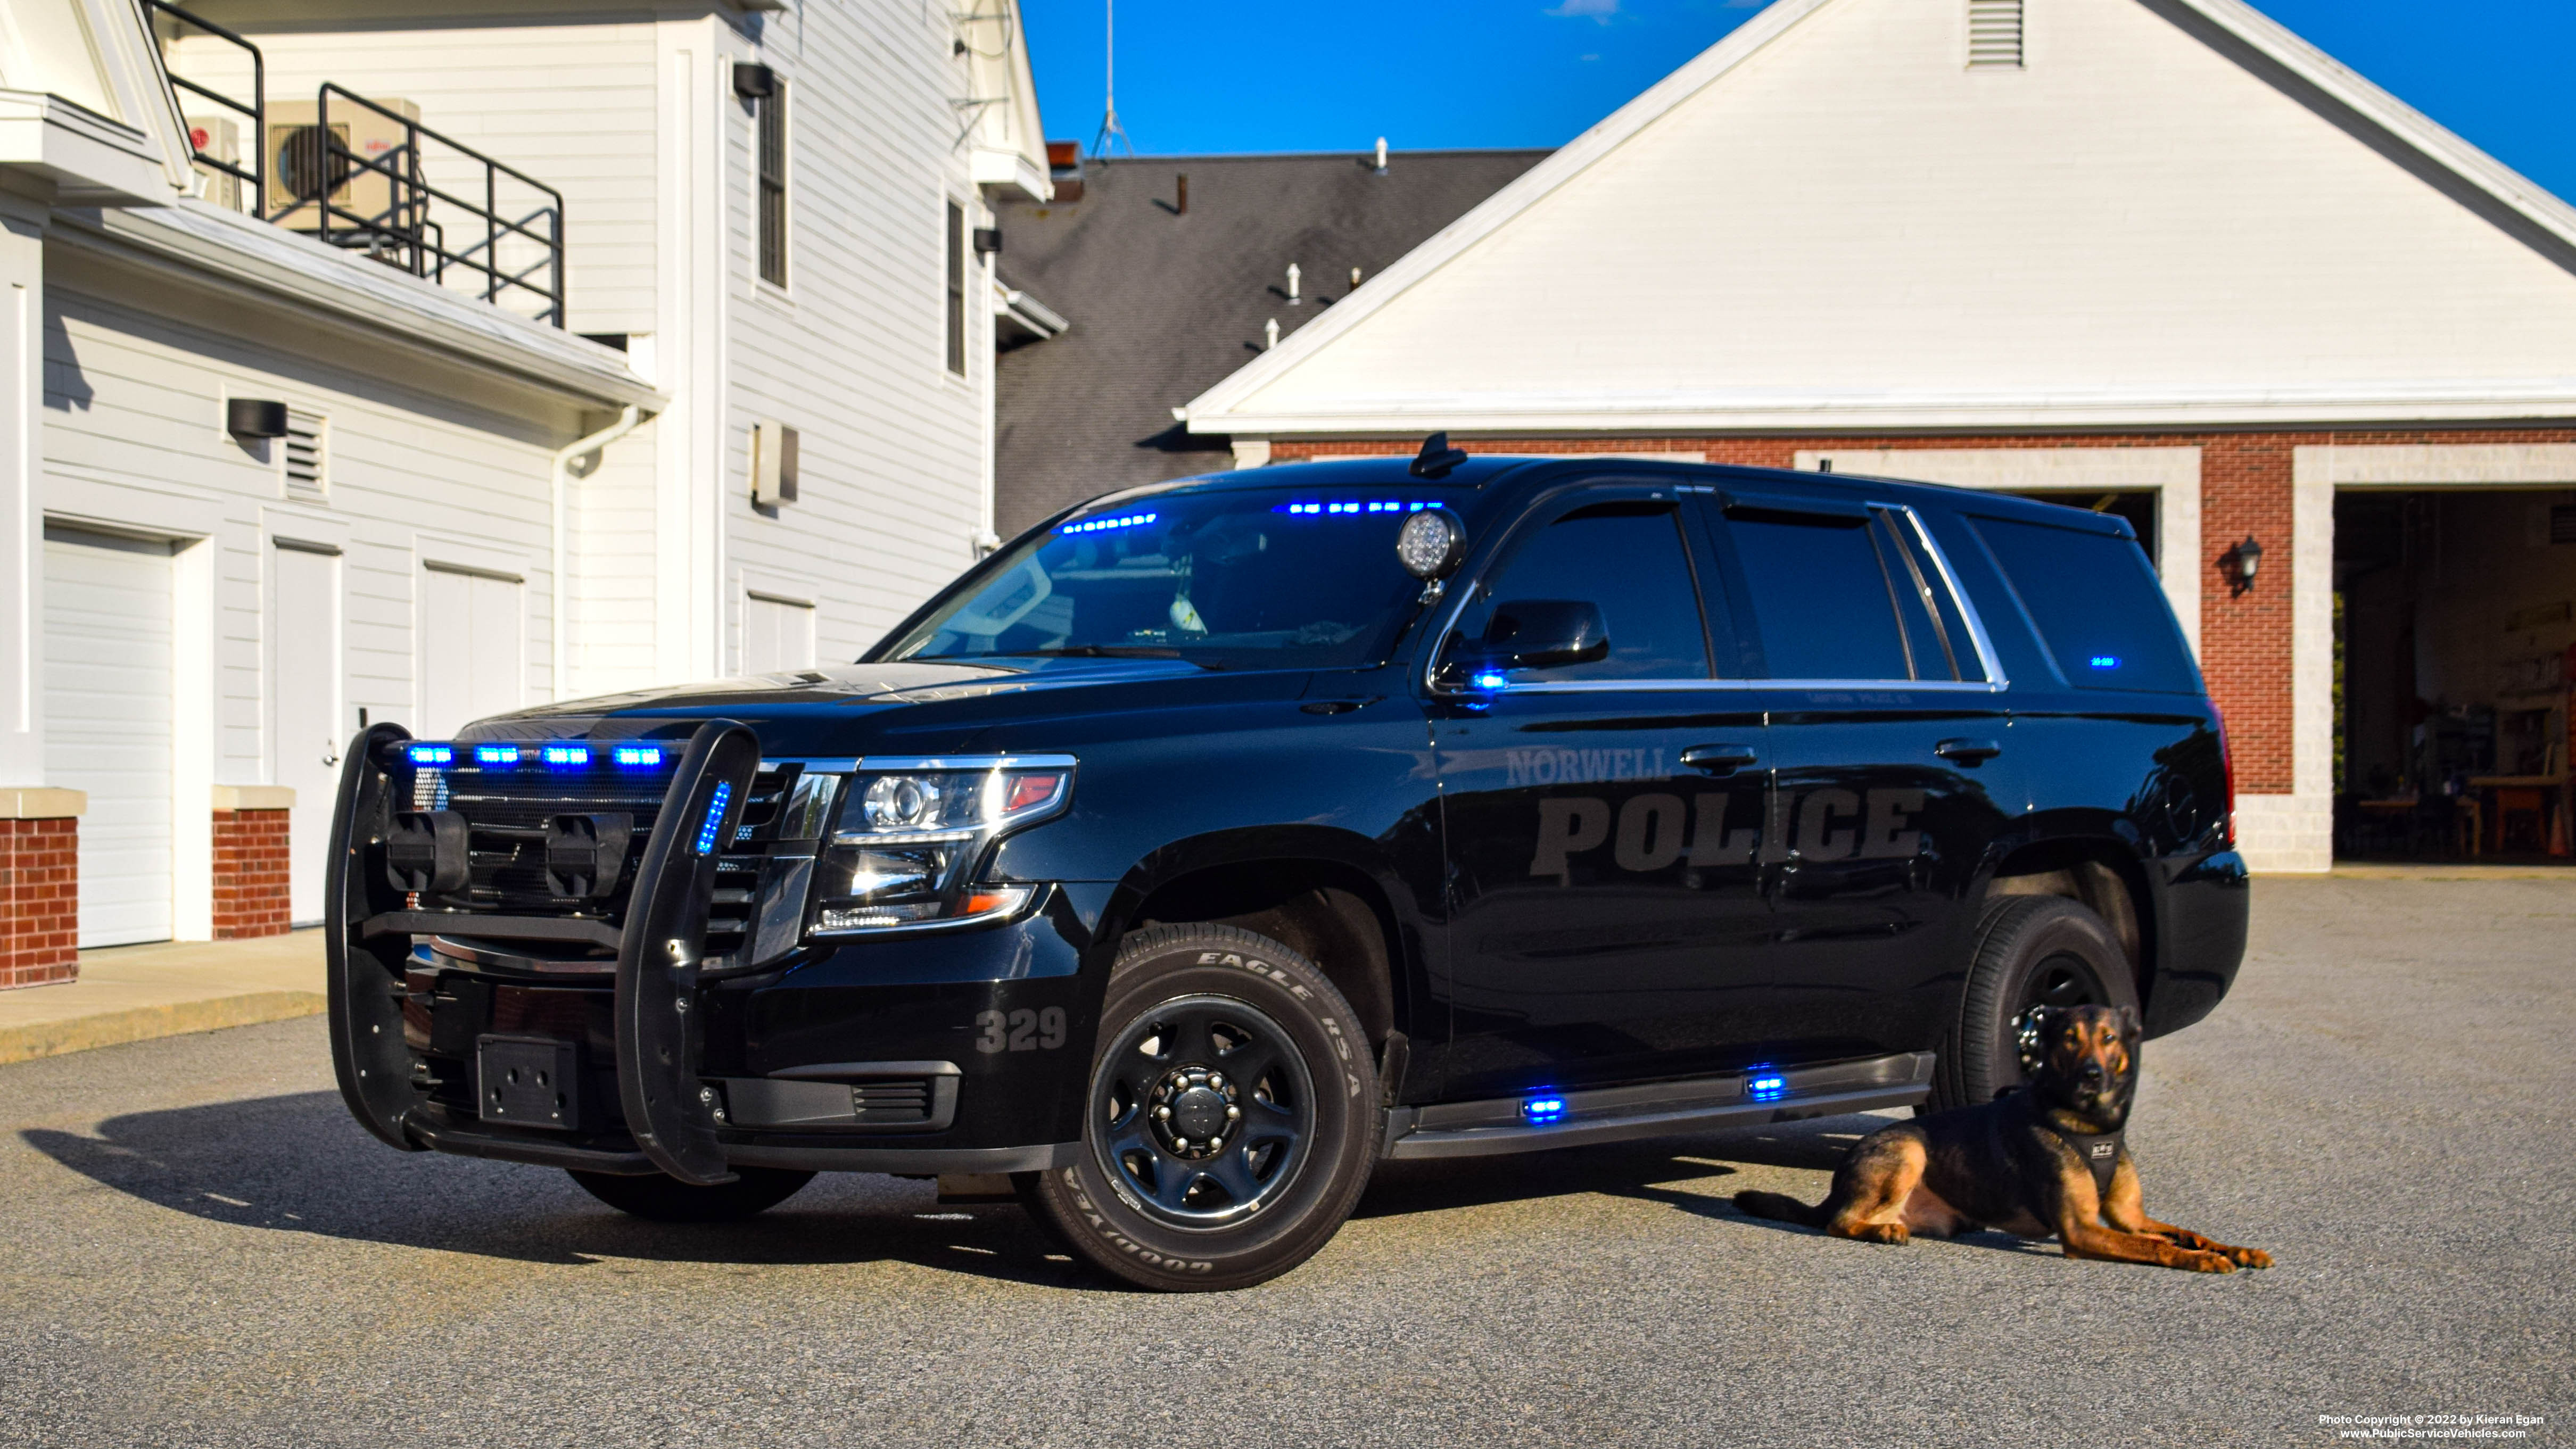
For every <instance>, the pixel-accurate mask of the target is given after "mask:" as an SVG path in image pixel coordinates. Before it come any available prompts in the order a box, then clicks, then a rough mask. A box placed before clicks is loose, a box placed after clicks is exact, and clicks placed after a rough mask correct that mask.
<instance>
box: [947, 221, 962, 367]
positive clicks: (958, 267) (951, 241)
mask: <svg viewBox="0 0 2576 1449" xmlns="http://www.w3.org/2000/svg"><path fill="white" fill-rule="evenodd" d="M948 370H949V371H950V372H953V373H955V374H957V375H958V376H959V377H964V376H965V375H966V208H964V207H962V206H959V205H958V204H957V203H956V202H953V201H952V202H950V203H948Z"/></svg>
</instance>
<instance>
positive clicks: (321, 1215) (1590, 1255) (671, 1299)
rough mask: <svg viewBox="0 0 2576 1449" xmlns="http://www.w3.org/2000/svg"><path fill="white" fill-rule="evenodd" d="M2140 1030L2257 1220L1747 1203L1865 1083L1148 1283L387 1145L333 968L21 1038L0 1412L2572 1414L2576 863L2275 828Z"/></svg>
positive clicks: (635, 1415) (1453, 1182)
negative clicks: (2178, 1230) (326, 1025)
mask: <svg viewBox="0 0 2576 1449" xmlns="http://www.w3.org/2000/svg"><path fill="white" fill-rule="evenodd" d="M2255 902H2256V905H2255V923H2256V931H2255V945H2254V948H2253V951H2252V954H2251V956H2250V958H2249V959H2248V961H2247V964H2246V967H2245V971H2244V974H2243V976H2242V977H2241V978H2240V980H2239V983H2238V987H2237V990H2236V992H2235V994H2234V995H2233V996H2232V997H2231V998H2230V1000H2229V1001H2228V1002H2227V1004H2226V1005H2225V1006H2223V1007H2222V1008H2221V1009H2220V1011H2219V1012H2218V1014H2217V1015H2216V1016H2215V1017H2213V1018H2212V1019H2210V1020H2209V1021H2207V1022H2204V1023H2202V1024H2201V1025H2199V1026H2197V1027H2194V1028H2192V1029H2191V1030H2189V1031H2186V1032H2184V1033H2181V1034H2180V1035H2178V1036H2175V1037H2172V1038H2168V1039H2166V1040H2164V1041H2160V1042H2156V1043H2152V1044H2150V1045H2149V1047H2148V1048H2147V1051H2146V1054H2145V1074H2144V1083H2143V1086H2142V1088H2141V1094H2140V1106H2139V1110H2138V1114H2137V1117H2136V1119H2135V1122H2134V1125H2133V1127H2132V1130H2131V1134H2130V1140H2131V1144H2132V1147H2133V1149H2134V1150H2135V1152H2136V1154H2137V1157H2138V1160H2139V1163H2140V1166H2141V1169H2142V1171H2143V1173H2144V1177H2145V1182H2146V1189H2147V1208H2148V1210H2149V1211H2150V1212H2151V1213H2155V1214H2156V1215H2158V1216H2161V1217H2164V1218H2166V1219H2167V1220H2169V1221H2174V1222H2179V1223H2181V1224H2183V1225H2185V1226H2188V1227H2192V1228H2196V1229H2199V1230H2200V1231H2202V1232H2205V1233H2208V1234H2209V1235H2211V1236H2213V1237H2217V1238H2220V1239H2223V1240H2226V1241H2229V1242H2236V1243H2245V1244H2250V1245H2253V1246H2256V1247H2260V1248H2264V1249H2267V1250H2269V1251H2270V1252H2271V1253H2272V1254H2273V1256H2274V1257H2275V1258H2276V1259H2277V1260H2278V1262H2279V1265H2280V1266H2278V1267H2276V1268H2274V1269H2273V1270H2271V1271H2269V1272H2249V1273H2239V1274H2236V1275H2233V1276H2229V1277H2215V1276H2201V1275H2196V1274H2186V1273H2178V1272H2171V1271H2164V1270H2158V1269H2151V1268H2141V1267H2132V1266H2126V1265H2116V1264H2105V1263H2088V1262H2078V1261H2072V1260H2068V1259H2066V1258H2063V1257H2061V1256H2059V1254H2058V1250H2057V1248H2056V1246H2055V1245H2054V1244H2053V1243H2052V1244H2025V1243H2021V1242H2018V1241H2017V1240H2014V1239H2010V1238H2006V1237H2002V1236H1999V1235H1979V1236H1976V1237H1972V1238H1967V1239H1962V1240H1959V1241H1956V1242H1949V1243H1938V1242H1917V1243H1915V1244H1913V1245H1911V1246H1908V1247H1903V1248H1892V1247H1880V1246H1873V1245H1861V1244H1855V1243H1847V1242H1841V1241H1836V1240H1831V1239H1827V1238H1823V1237H1821V1236H1818V1235H1816V1234H1814V1233H1811V1232H1808V1231H1805V1230H1803V1229H1795V1228H1788V1227H1784V1226H1782V1225H1778V1224H1772V1223H1763V1222H1757V1221H1753V1220H1749V1219H1747V1218H1745V1217H1743V1216H1742V1215H1740V1214H1738V1213H1737V1212H1736V1211H1735V1209H1734V1208H1733V1206H1732V1205H1731V1204H1729V1203H1728V1202H1727V1201H1726V1199H1727V1196H1728V1195H1729V1194H1731V1193H1733V1192H1735V1191H1737V1190H1738V1189H1741V1188H1746V1187H1769V1188H1777V1189H1781V1190H1786V1191H1791V1192H1797V1193H1802V1194H1805V1195H1807V1196H1809V1197H1811V1198H1812V1197H1815V1196H1820V1195H1821V1194H1822V1192H1823V1189H1824V1184H1825V1178H1826V1174H1827V1171H1828V1170H1829V1169H1830V1167H1831V1165H1832V1164H1833V1162H1834V1161H1836V1160H1837V1159H1838V1157H1839V1156H1840V1154H1841V1153H1842V1151H1843V1150H1844V1149H1845V1148H1847V1147H1848V1146H1849V1144H1850V1143H1851V1142H1852V1141H1854V1140H1856V1137H1857V1134H1858V1133H1860V1132H1862V1131H1866V1130H1867V1129H1869V1128H1870V1127H1872V1126H1874V1125H1877V1124H1876V1123H1875V1122H1874V1121H1873V1119H1869V1118H1835V1119H1828V1120H1825V1121H1819V1122H1809V1123H1799V1124H1794V1125H1792V1126H1789V1127H1783V1128H1773V1129H1765V1130H1763V1131H1760V1132H1754V1133H1738V1134H1726V1135H1717V1136H1709V1137H1702V1138H1695V1139H1691V1140H1687V1141H1683V1142H1679V1143H1664V1144H1655V1145H1652V1146H1640V1147H1629V1148H1605V1149H1589V1150H1576V1151H1569V1152H1563V1153H1555V1154H1549V1155H1546V1156H1540V1157H1533V1158H1519V1159H1499V1160H1488V1161H1484V1162H1463V1163H1409V1164H1399V1165H1395V1166H1390V1167H1389V1168H1387V1169H1385V1170H1383V1171H1382V1172H1381V1174H1380V1176H1379V1178H1378V1181H1377V1182H1376V1184H1375V1185H1373V1186H1372V1188H1371V1189H1370V1192H1369V1194H1368V1196H1367V1198H1366V1199H1365V1200H1364V1201H1363V1203H1362V1206H1361V1208H1360V1213H1359V1216H1358V1217H1356V1218H1355V1219H1354V1220H1353V1221H1352V1222H1351V1223H1350V1225H1349V1226H1348V1227H1346V1228H1345V1229H1344V1230H1343V1232H1342V1234H1341V1236H1340V1237H1339V1238H1338V1239H1337V1240H1335V1242H1334V1243H1333V1244H1332V1245H1331V1246H1329V1247H1328V1248H1326V1249H1325V1251H1324V1252H1323V1254H1322V1255H1321V1256H1319V1257H1318V1258H1316V1259H1315V1260H1314V1261H1313V1262H1311V1263H1309V1264H1307V1265H1306V1266H1305V1267H1303V1268H1301V1269H1299V1270H1298V1271H1297V1272H1295V1273H1293V1274H1291V1275H1289V1276H1288V1277H1286V1278H1283V1279H1281V1280H1278V1281H1276V1282H1274V1283H1271V1284H1268V1285H1265V1286H1263V1287H1260V1288H1256V1289H1252V1290H1249V1291H1246V1292H1242V1293H1235V1294H1223V1295H1206V1296H1191V1297H1162V1296H1155V1295H1151V1294H1145V1293H1140V1292H1133V1291H1127V1290H1124V1289H1120V1288H1116V1287H1112V1286H1109V1285H1108V1284H1106V1283H1104V1282H1103V1281H1101V1280H1099V1279H1096V1278H1093V1277H1091V1276H1088V1275H1087V1274H1085V1273H1083V1272H1081V1271H1079V1270H1077V1269H1076V1268H1075V1267H1074V1266H1073V1265H1071V1264H1070V1263H1068V1262H1066V1261H1065V1260H1063V1259H1062V1258H1060V1257H1055V1256H1051V1255H1050V1250H1049V1248H1048V1247H1047V1245H1046V1244H1045V1243H1044V1242H1043V1241H1042V1240H1041V1239H1040V1238H1039V1237H1038V1235H1037V1234H1036V1232H1035V1231H1034V1230H1033V1229H1032V1228H1031V1227H1030V1226H1029V1224H1028V1221H1027V1219H1026V1218H1025V1217H1024V1216H1023V1215H1022V1214H1021V1213H1020V1211H1019V1210H1018V1209H1017V1208H1016V1207H1009V1206H995V1207H974V1208H953V1207H952V1208H941V1207H940V1206H938V1205H937V1204H936V1202H935V1201H934V1195H933V1192H932V1189H931V1187H930V1185H929V1184H927V1183H915V1182H898V1181H895V1180H892V1179H887V1178H868V1177H846V1178H832V1177H827V1178H822V1179H818V1180H817V1181H816V1182H815V1184H814V1185H813V1186H811V1187H809V1188H808V1189H806V1190H805V1192H803V1193H802V1194H800V1195H798V1196H797V1197H795V1198H794V1199H791V1200H790V1201H789V1202H788V1203H787V1204H786V1205H785V1206H783V1207H781V1208H779V1209H777V1210H775V1211H773V1212H772V1213H770V1214H768V1215H766V1216H764V1217H763V1218H761V1219H759V1220H756V1221H754V1222H752V1223H749V1224H742V1225H734V1226H726V1227H713V1228H682V1227H669V1226H659V1225H654V1224H649V1223H643V1222H638V1221H635V1220H631V1219H627V1218H624V1217H621V1216H620V1215H618V1214H616V1213H615V1212H612V1211H611V1210H609V1209H608V1208H606V1207H604V1206H602V1205H600V1204H598V1203H596V1202H594V1201H593V1200H592V1199H590V1198H589V1197H588V1196H587V1195H585V1194H583V1193H582V1192H581V1191H580V1190H579V1189H577V1188H576V1187H574V1186H573V1185H572V1183H571V1182H570V1181H569V1180H567V1179H566V1178H564V1177H563V1175H562V1174H560V1173H555V1172H550V1171H547V1170H543V1169H539V1168H532V1167H520V1166H513V1165H507V1164H501V1163H488V1162H476V1161H470V1160H466V1159H461V1158H450V1157H440V1156H434V1155H430V1154H403V1153H397V1152H394V1151H392V1150H390V1149H388V1148H385V1147H382V1146H380V1145H378V1144H377V1143H375V1142H374V1141H373V1140H372V1139H370V1138H367V1137H366V1136H364V1135H363V1134H362V1133H361V1132H360V1131H359V1129H358V1128H357V1126H356V1125H355V1124H354V1123H352V1122H351V1121H350V1120H349V1118H348V1116H347V1114H346V1112H345V1111H344V1109H343V1108H342V1106H341V1104H340V1101H339V1098H338V1096H337V1094H336V1093H335V1092H334V1091H333V1090H332V1087H331V1072H330V1062H329V1056H328V1052H327V1050H326V1047H325V1043H324V1037H323V1033H322V1028H321V1024H320V1022H319V1021H318V1020H311V1019H307V1020H302V1021H290V1022H280V1023H276V1024H273V1025H266V1026H251V1027H242V1028H238V1029H234V1030H229V1031H219V1032H212V1033H207V1034H203V1035H197V1036H189V1037H179V1038H173V1039H170V1040H165V1041H157V1042H147V1043H141V1044H137V1045H133V1046H122V1047H113V1048H106V1049H102V1050H96V1051H89V1052H82V1053H79V1054H77V1055H72V1056H66V1057H59V1058H54V1059H50V1060H44V1061H35V1062H27V1063H21V1064H18V1065H13V1066H7V1067H0V1441H6V1442H8V1443H12V1444H30V1445H56V1444H60V1445H74V1444H77V1445H84V1446H88V1445H108V1444H206V1445H233V1444H259V1445H268V1444H275V1445H299V1446H300V1445H338V1444H350V1445H359V1444H363V1445H368V1446H386V1445H410V1444H440V1445H445V1444H455V1445H482V1444H510V1445H522V1444H526V1445H540V1444H576V1443H578V1444H592V1445H628V1444H692V1445H694V1444H721V1445H773V1444H833V1445H843V1444H860V1443H890V1444H891V1443H901V1444H906V1445H917V1446H950V1445H984V1444H1002V1445H1020V1444H1028V1445H1089V1444H1103V1443H1150V1444H1157V1445H1163V1444H1172V1445H1181V1444H1186V1445H1192V1446H1206V1449H1218V1446H1236V1445H1243V1446H1254V1445H1300V1446H1303V1445H1317V1444H1323V1445H1332V1444H1388V1445H1397V1444H1401V1445H1431V1444H1473V1445H1476V1446H1478V1449H1493V1446H1500V1445H1520V1444H1533V1445H1568V1444H1576V1443H1587V1442H1611V1443H1635V1444H1761V1445H1784V1444H1844V1443H1853V1444H1882V1443H1884V1444H1952V1443H1956V1444H2033V1445H2040V1444H2046V1445H2060V1444H2078V1443H2082V1444H2122V1443H2144V1444H2208V1443H2249V1444H2266V1445H2271V1444H2300V1443H2310V1442H2315V1443H2330V1442H2334V1435H2333V1429H2332V1427H2331V1426H2326V1425H2321V1424H2320V1423H2319V1422H2318V1421H2319V1416H2321V1415H2355V1416H2386V1415H2392V1414H2394V1415H2416V1414H2471V1415H2474V1414H2481V1413H2483V1414H2505V1415H2512V1414H2520V1415H2524V1416H2536V1417H2538V1418H2540V1419H2542V1420H2543V1421H2544V1422H2543V1423H2541V1424H2539V1425H2538V1426H2536V1427H2534V1428H2533V1429H2532V1431H2531V1432H2532V1437H2531V1438H2529V1439H2527V1440H2525V1441H2523V1442H2529V1443H2536V1444H2549V1443H2570V1442H2576V1435H2571V1433H2570V1424H2571V1417H2570V1416H2571V1415H2576V1131H2570V1130H2569V1129H2570V1127H2571V1125H2576V1124H2571V1116H2576V1112H2571V1106H2570V1103H2571V1100H2576V1066H2572V1065H2571V1062H2576V878H2571V879H2570V880H2568V881H2566V882H2559V881H2480V882H2423V881H2388V880H2365V881H2354V880H2333V879H2328V880H2280V879H2272V880H2265V881H2261V882H2258V884H2257V886H2256V894H2255Z"/></svg>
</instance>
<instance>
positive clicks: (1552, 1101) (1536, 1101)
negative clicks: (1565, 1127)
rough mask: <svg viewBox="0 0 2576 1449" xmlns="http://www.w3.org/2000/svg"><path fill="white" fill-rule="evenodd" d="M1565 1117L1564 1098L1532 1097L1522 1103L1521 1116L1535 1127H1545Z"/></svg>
mask: <svg viewBox="0 0 2576 1449" xmlns="http://www.w3.org/2000/svg"><path fill="white" fill-rule="evenodd" d="M1564 1115H1565V1099H1564V1098H1563V1097H1532V1098H1530V1099H1529V1100H1528V1101H1526V1102H1523V1103H1521V1116H1522V1117H1523V1118H1525V1119H1526V1120H1528V1121H1529V1123H1530V1124H1531V1125H1533V1126H1544V1125H1545V1124H1547V1123H1550V1122H1553V1121H1555V1120H1557V1119H1558V1118H1560V1117H1562V1116H1564Z"/></svg>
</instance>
